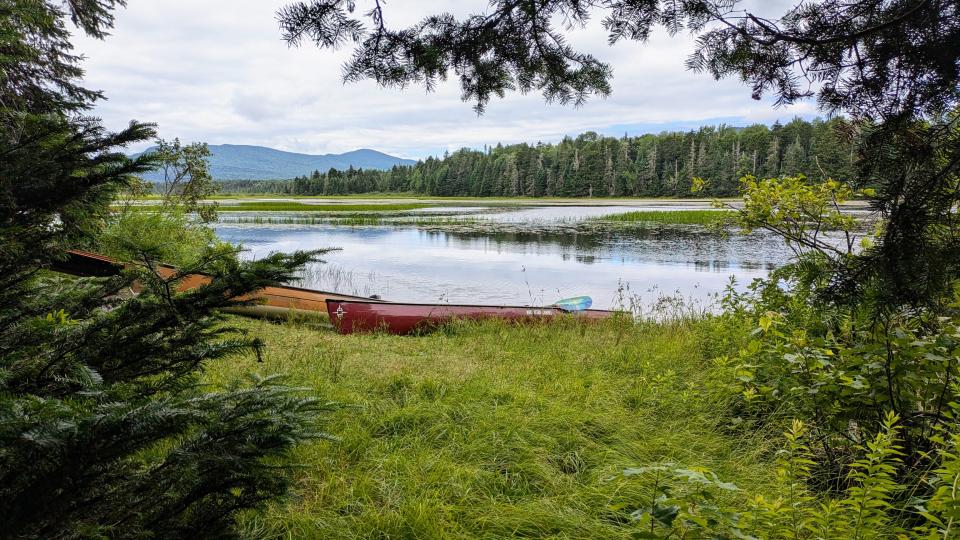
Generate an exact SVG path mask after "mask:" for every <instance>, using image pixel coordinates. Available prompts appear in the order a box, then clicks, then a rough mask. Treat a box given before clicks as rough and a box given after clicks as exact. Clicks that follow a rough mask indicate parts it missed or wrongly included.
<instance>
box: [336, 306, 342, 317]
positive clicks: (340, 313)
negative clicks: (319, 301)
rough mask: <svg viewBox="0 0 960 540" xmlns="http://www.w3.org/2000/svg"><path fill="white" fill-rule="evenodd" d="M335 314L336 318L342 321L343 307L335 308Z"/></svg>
mask: <svg viewBox="0 0 960 540" xmlns="http://www.w3.org/2000/svg"><path fill="white" fill-rule="evenodd" d="M336 313H337V318H338V319H342V318H343V314H344V311H343V306H337V311H336Z"/></svg>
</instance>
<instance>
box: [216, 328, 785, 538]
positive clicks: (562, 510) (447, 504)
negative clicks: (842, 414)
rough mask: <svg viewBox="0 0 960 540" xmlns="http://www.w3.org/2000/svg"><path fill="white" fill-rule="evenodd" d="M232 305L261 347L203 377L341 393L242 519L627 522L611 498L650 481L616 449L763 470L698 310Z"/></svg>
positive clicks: (548, 528)
mask: <svg viewBox="0 0 960 540" xmlns="http://www.w3.org/2000/svg"><path fill="white" fill-rule="evenodd" d="M231 323H233V324H237V325H238V326H240V327H242V328H244V329H246V330H249V331H250V332H251V334H252V335H256V336H259V337H261V338H262V339H264V341H265V343H266V349H265V355H264V363H263V364H257V362H256V360H255V359H254V358H251V357H248V358H242V359H233V360H230V361H223V362H218V363H216V364H214V365H212V366H210V368H209V369H208V371H207V374H206V379H207V381H208V382H211V383H214V384H225V383H226V382H227V381H228V380H230V379H232V378H234V377H237V376H239V375H241V374H242V373H245V372H250V371H257V372H261V373H274V372H283V373H286V374H288V375H289V377H290V382H291V383H292V384H295V385H299V386H303V387H306V388H309V389H311V391H313V392H316V394H317V395H318V396H320V397H321V399H324V400H332V401H336V402H340V403H346V404H351V405H352V406H351V407H349V408H344V409H342V410H340V411H339V412H337V413H335V414H334V415H333V418H332V419H331V421H330V423H329V424H328V425H326V426H325V429H326V430H327V431H328V432H330V433H331V434H333V435H335V436H336V437H338V438H339V441H336V442H329V441H317V442H314V443H310V444H307V445H304V446H302V447H301V448H300V449H299V450H298V451H297V452H296V454H295V456H294V457H293V459H294V461H295V462H297V463H299V464H301V468H300V469H299V471H298V472H297V474H296V482H295V492H294V494H293V497H292V498H291V499H289V500H288V501H286V502H284V503H278V504H273V505H271V506H269V507H267V508H266V509H265V510H263V511H258V512H249V513H247V514H246V515H245V516H244V517H243V519H242V520H241V526H242V529H243V530H244V532H246V533H248V534H250V535H255V536H269V537H275V536H286V537H295V538H358V537H372V536H377V537H383V538H388V537H389V538H400V537H417V538H466V537H476V536H484V537H509V536H536V537H543V536H557V537H577V538H588V537H590V538H626V537H628V536H629V535H630V534H631V533H632V532H635V531H634V530H633V529H632V528H631V526H630V524H629V520H628V519H626V518H625V516H626V515H627V514H629V510H626V511H624V510H623V507H621V505H626V507H629V505H630V504H632V503H635V502H637V501H640V500H641V499H642V498H644V497H647V496H648V494H649V491H648V489H649V486H646V485H642V483H638V482H637V481H636V480H632V479H626V478H623V477H622V476H620V472H621V471H622V470H623V469H624V468H626V467H631V466H637V465H644V464H650V463H654V462H664V461H671V462H675V463H677V464H681V465H684V466H706V467H710V468H711V469H714V470H715V471H716V472H717V473H718V474H720V475H721V477H723V478H725V479H727V480H729V481H733V482H736V483H737V484H738V485H740V486H741V487H743V488H746V489H751V488H756V487H760V486H763V485H766V484H768V483H769V482H771V481H772V471H771V467H770V465H769V463H768V462H767V459H768V458H769V455H768V450H769V448H768V444H767V442H766V441H765V440H764V439H762V438H756V437H747V436H745V435H744V434H743V433H739V434H733V433H731V432H730V431H729V429H728V426H727V422H726V419H725V418H726V415H725V414H724V408H725V403H726V400H727V399H728V396H726V395H724V393H723V392H719V391H717V390H716V388H718V387H719V385H717V384H715V383H716V380H717V379H718V378H722V377H726V376H727V375H728V373H726V371H725V368H723V367H721V366H718V365H716V364H714V363H713V362H711V360H710V358H713V357H714V356H715V355H716V354H719V353H720V352H721V350H720V349H722V347H720V348H718V345H717V343H718V342H719V341H718V340H715V339H711V338H710V336H711V335H712V334H713V333H718V330H717V329H715V328H713V327H712V326H711V323H710V322H709V321H675V322H671V323H662V324H654V323H641V324H638V325H633V324H624V323H623V322H617V321H609V322H606V323H603V324H594V325H582V324H581V323H577V322H575V321H559V322H555V323H552V324H543V325H533V326H523V327H517V326H512V325H509V324H503V323H497V322H488V323H484V324H473V323H463V324H458V325H455V326H453V327H451V328H449V329H447V330H446V331H439V332H436V333H433V334H430V335H426V336H421V337H400V336H390V335H376V334H374V335H355V336H339V335H336V334H334V333H333V332H331V331H328V330H318V329H315V328H312V327H309V326H306V325H303V324H297V323H285V324H276V323H269V322H263V321H251V320H244V319H236V320H232V321H231ZM718 335H719V333H718ZM726 342H728V341H726ZM734 496H736V495H734Z"/></svg>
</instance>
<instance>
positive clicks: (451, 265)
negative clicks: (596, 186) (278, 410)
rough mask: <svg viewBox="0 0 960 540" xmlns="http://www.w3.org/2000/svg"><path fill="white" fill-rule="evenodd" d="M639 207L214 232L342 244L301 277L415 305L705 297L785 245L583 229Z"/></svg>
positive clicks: (261, 247) (660, 229) (666, 228)
mask: <svg viewBox="0 0 960 540" xmlns="http://www.w3.org/2000/svg"><path fill="white" fill-rule="evenodd" d="M638 209H642V208H638V207H616V206H612V207H611V206H607V207H588V206H583V207H572V206H563V207H520V208H497V209H491V208H462V209H451V208H445V209H442V210H447V211H451V212H455V213H458V214H469V216H470V217H481V218H482V219H484V220H485V221H491V222H494V223H502V224H509V227H506V230H486V231H482V230H480V231H471V230H469V228H466V230H464V228H459V229H457V230H456V231H451V230H436V229H425V228H421V227H416V226H412V225H387V226H372V227H371V226H367V227H349V226H334V225H269V226H268V225H238V224H230V223H220V224H219V225H218V226H217V234H218V235H219V236H220V237H221V238H222V239H224V240H226V241H229V242H231V243H234V244H239V245H242V246H243V247H244V248H246V250H247V251H246V252H245V253H244V257H247V258H255V257H261V256H263V255H266V254H268V253H271V252H276V251H293V250H297V249H321V248H329V247H337V248H341V249H340V251H336V252H333V253H330V254H328V255H326V256H324V259H325V260H326V261H327V264H324V265H314V266H313V267H311V268H309V269H308V271H307V272H306V274H305V277H304V280H303V283H302V285H303V286H305V287H310V288H317V289H324V290H333V291H337V292H343V293H351V294H360V295H364V296H369V295H373V294H377V295H380V296H381V297H382V298H384V299H387V300H397V301H410V302H437V301H439V302H451V303H490V304H548V303H551V302H553V301H555V300H557V299H560V298H565V297H570V296H580V295H589V296H592V297H593V299H594V306H596V307H600V308H607V307H616V306H617V305H618V304H619V303H620V302H621V300H622V299H623V298H624V297H627V296H632V297H634V300H637V299H639V301H640V302H641V303H642V304H646V305H650V304H652V303H653V302H654V301H655V300H656V299H657V298H658V297H660V296H662V295H678V296H681V297H684V298H686V299H692V300H694V301H695V302H700V303H704V304H706V303H709V302H711V299H712V297H713V295H715V294H716V293H718V292H720V291H722V290H723V289H724V287H725V286H726V285H727V283H728V281H729V279H730V277H731V276H735V277H736V279H737V281H738V283H739V288H743V287H745V286H746V285H747V284H749V282H750V281H752V280H753V279H754V278H757V277H762V276H765V275H766V274H767V272H769V270H771V269H772V268H775V267H776V266H778V265H780V264H783V263H784V262H785V261H786V260H787V259H788V257H789V254H790V252H789V250H788V249H787V248H786V247H785V246H784V245H783V243H782V241H781V240H780V239H778V238H776V237H773V236H770V235H766V234H759V233H757V234H752V235H749V236H741V235H738V234H735V233H734V234H731V235H729V236H727V237H723V236H720V235H717V234H715V233H713V232H710V231H708V230H707V229H704V228H702V227H696V226H673V225H660V226H657V225H648V226H645V227H635V228H630V229H627V230H621V229H610V228H602V227H600V228H588V229H587V230H583V229H582V228H578V227H577V226H576V225H577V222H578V221H579V220H582V219H585V218H588V217H593V216H600V215H605V214H611V213H619V212H624V211H629V210H638ZM656 209H658V210H660V209H663V208H656ZM431 210H432V211H433V212H434V213H440V212H441V209H439V208H437V209H431Z"/></svg>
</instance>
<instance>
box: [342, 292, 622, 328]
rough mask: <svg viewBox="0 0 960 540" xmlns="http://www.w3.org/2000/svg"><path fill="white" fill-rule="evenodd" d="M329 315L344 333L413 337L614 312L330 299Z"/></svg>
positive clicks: (591, 316) (605, 316)
mask: <svg viewBox="0 0 960 540" xmlns="http://www.w3.org/2000/svg"><path fill="white" fill-rule="evenodd" d="M327 313H328V314H329V316H330V322H332V323H333V326H334V327H335V328H336V329H337V331H338V332H340V333H341V334H353V333H355V332H372V331H377V330H382V331H386V332H389V333H391V334H410V333H414V332H418V331H423V330H428V329H430V328H435V327H437V326H441V325H444V324H446V323H449V322H450V321H453V320H455V319H470V320H482V319H502V320H506V321H516V322H534V321H543V320H549V319H554V318H557V317H561V316H564V315H572V316H575V317H577V318H578V319H605V318H607V317H610V316H611V315H613V313H614V312H612V311H605V310H599V309H590V310H584V311H578V312H573V313H569V312H566V311H563V310H561V309H557V308H553V307H532V306H473V305H449V304H402V303H398V302H386V303H376V302H368V301H347V300H334V299H331V300H327Z"/></svg>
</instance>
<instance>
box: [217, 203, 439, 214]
mask: <svg viewBox="0 0 960 540" xmlns="http://www.w3.org/2000/svg"><path fill="white" fill-rule="evenodd" d="M428 206H431V205H428V204H413V203H402V204H401V203H397V204H389V203H388V204H307V203H300V202H293V201H254V202H241V203H238V204H224V205H220V207H219V208H218V209H217V210H218V211H220V212H258V211H266V212H391V211H392V212H399V211H403V210H418V209H420V208H426V207H428Z"/></svg>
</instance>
